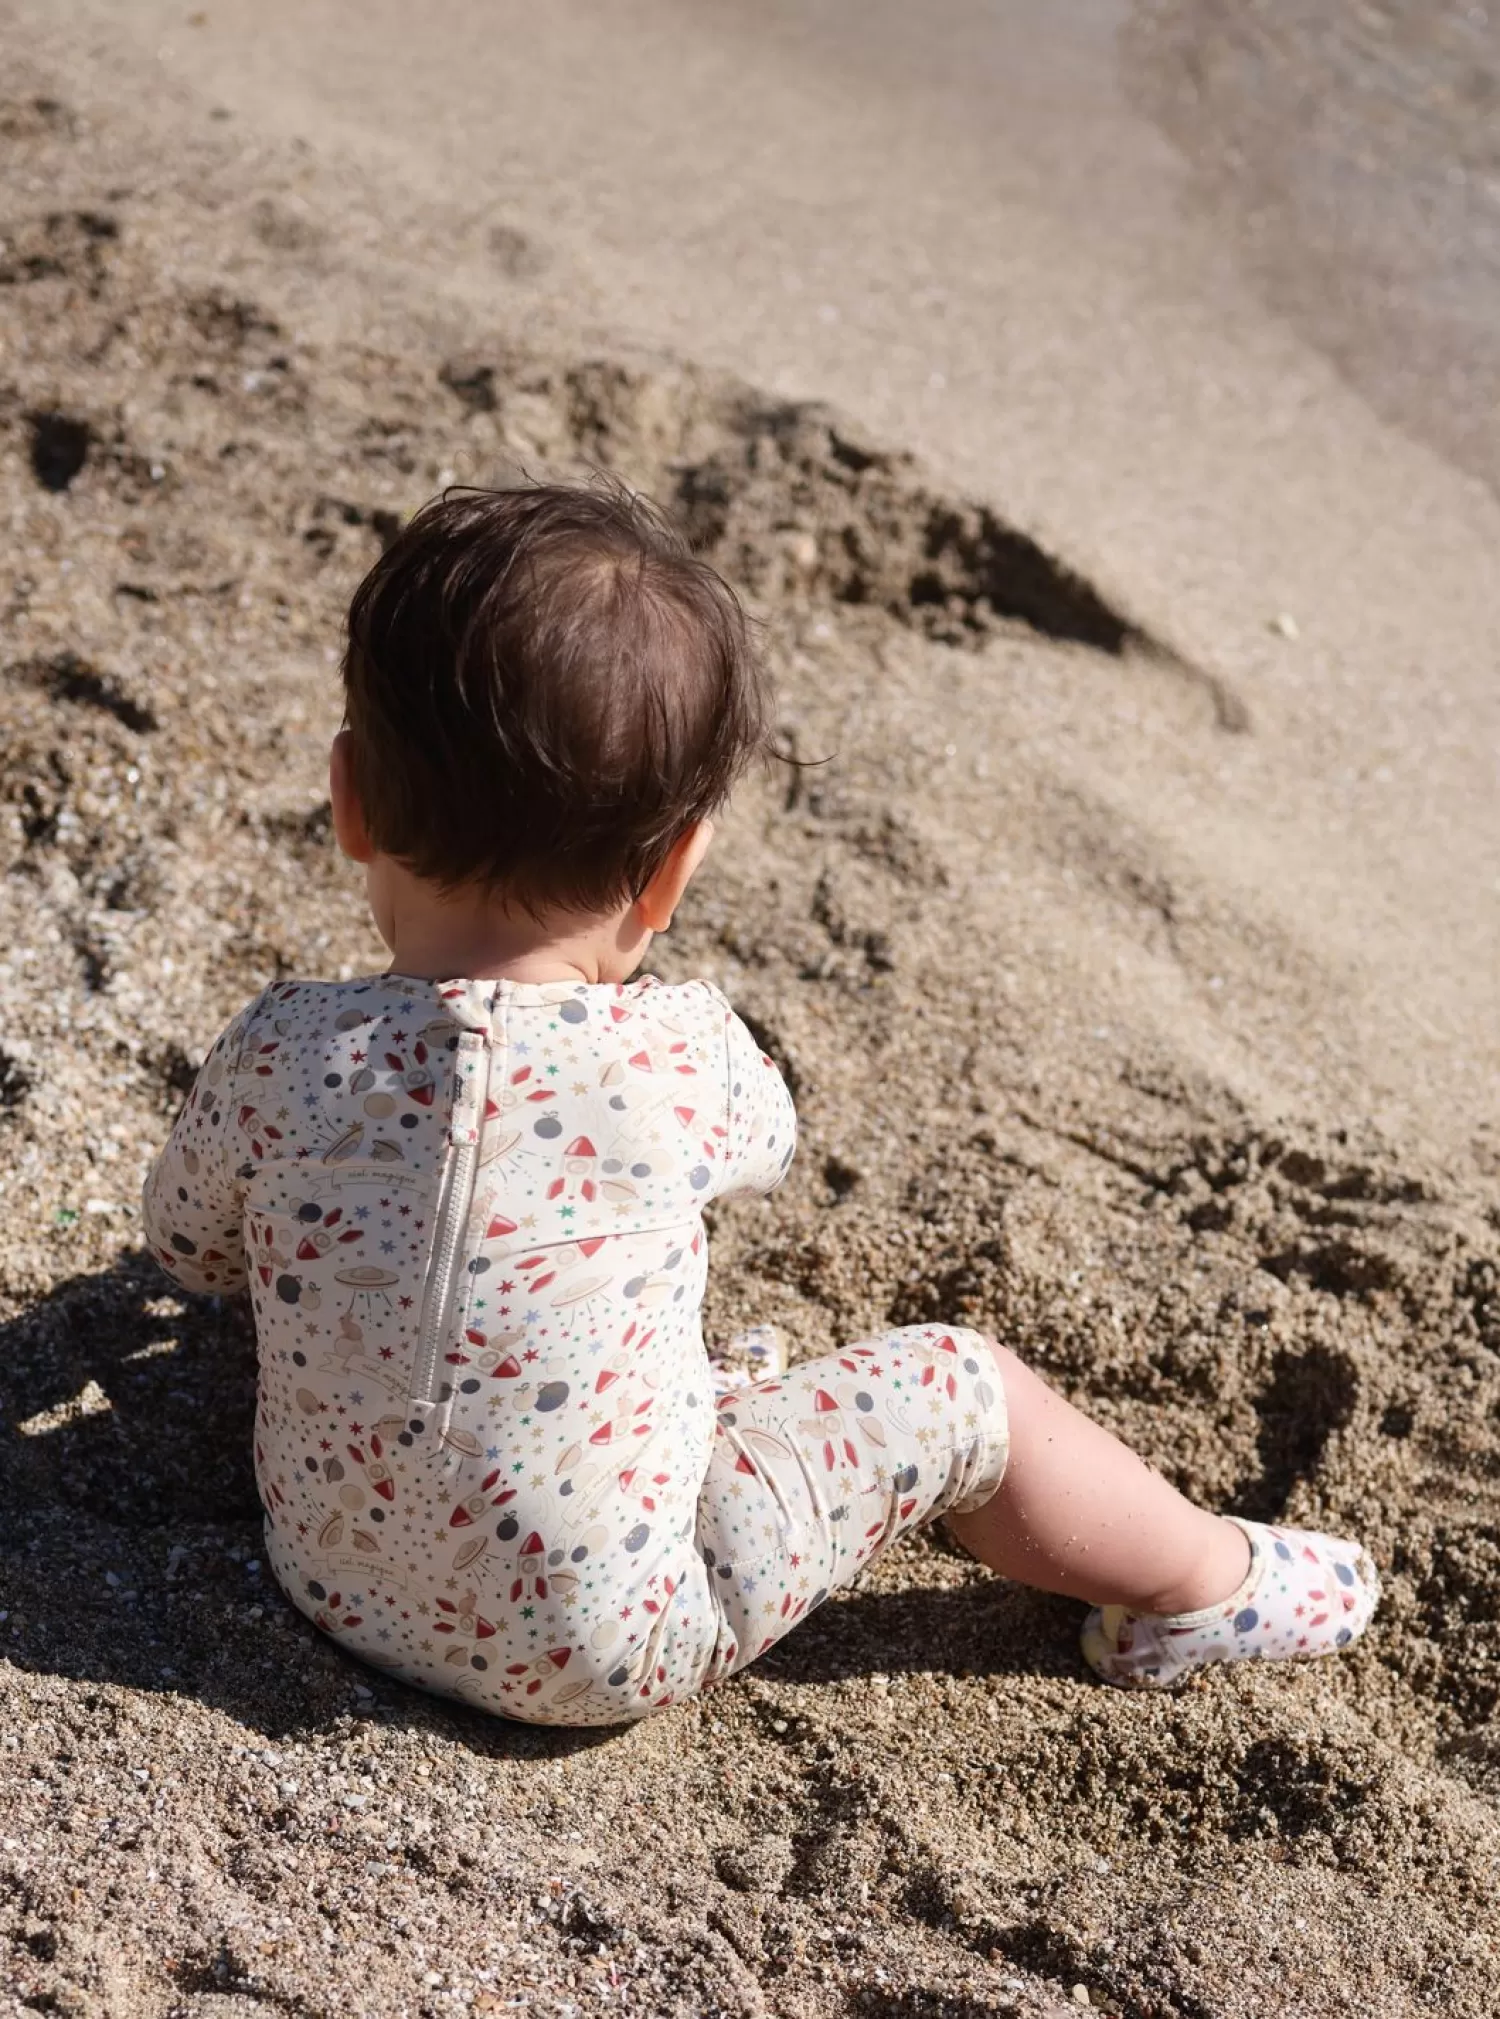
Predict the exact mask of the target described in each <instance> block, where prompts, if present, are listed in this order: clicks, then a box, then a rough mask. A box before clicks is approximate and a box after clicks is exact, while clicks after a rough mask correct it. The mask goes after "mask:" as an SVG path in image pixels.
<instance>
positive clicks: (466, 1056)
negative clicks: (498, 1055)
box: [448, 1031, 490, 1149]
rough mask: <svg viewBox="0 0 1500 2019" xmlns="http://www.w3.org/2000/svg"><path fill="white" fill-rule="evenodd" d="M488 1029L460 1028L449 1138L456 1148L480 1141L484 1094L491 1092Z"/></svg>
mask: <svg viewBox="0 0 1500 2019" xmlns="http://www.w3.org/2000/svg"><path fill="white" fill-rule="evenodd" d="M488 1048H489V1033H488V1032H487V1031H461V1032H460V1033H459V1039H458V1056H457V1058H456V1059H455V1060H454V1066H453V1112H452V1114H451V1115H450V1116H449V1118H448V1140H449V1142H450V1143H452V1144H453V1146H454V1148H455V1149H464V1148H472V1147H473V1146H474V1145H475V1144H476V1143H477V1142H478V1141H479V1129H480V1124H481V1122H482V1121H483V1119H484V1103H485V1097H486V1095H487V1094H488V1092H489V1077H490V1076H489V1069H488V1063H487V1061H486V1058H485V1053H486V1052H487V1050H488Z"/></svg>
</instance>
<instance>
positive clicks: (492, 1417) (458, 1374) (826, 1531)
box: [145, 975, 1006, 1724]
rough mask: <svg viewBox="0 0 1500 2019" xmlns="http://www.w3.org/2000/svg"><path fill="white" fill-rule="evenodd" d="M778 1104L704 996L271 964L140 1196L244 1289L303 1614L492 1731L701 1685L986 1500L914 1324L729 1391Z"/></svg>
mask: <svg viewBox="0 0 1500 2019" xmlns="http://www.w3.org/2000/svg"><path fill="white" fill-rule="evenodd" d="M795 1134H796V1123H795V1117H794V1115H793V1112H792V1106H791V1101H790V1099H789V1097H788V1095H787V1092H786V1088H785V1086H784V1085H783V1083H782V1081H781V1078H780V1076H779V1074H778V1073H777V1071H776V1069H775V1067H774V1066H773V1065H772V1064H771V1062H770V1060H769V1059H767V1058H765V1057H764V1056H763V1054H762V1053H761V1052H760V1050H759V1048H758V1046H757V1045H756V1043H755V1041H754V1040H753V1039H752V1037H751V1036H750V1033H749V1031H748V1030H747V1029H746V1028H745V1026H744V1024H743V1023H741V1022H740V1020H739V1019H738V1018H737V1017H736V1016H735V1015H734V1013H733V1011H732V1010H731V1009H730V1007H729V1005H728V1004H727V1003H726V1002H725V1000H724V998H723V997H722V996H721V995H719V994H718V992H717V991H716V990H714V989H713V988H711V987H709V986H708V985H707V984H705V983H701V982H699V983H688V984H685V985H682V986H674V987H667V986H663V985H661V984H659V983H656V982H651V981H644V982H638V983H634V984H631V985H628V986H625V987H614V986H589V985H585V984H581V983H557V984H551V983H548V984H518V983H512V982H493V981H491V982H482V981H481V982H463V981H455V982H445V983H433V982H418V981H414V980H405V979H403V978H402V977H400V976H396V975H384V976H378V977H370V978H366V979H363V980H359V981H353V982H344V983H327V982H297V981H283V982H278V983H276V984H274V985H273V986H272V987H271V988H269V989H268V990H267V991H266V992H265V994H264V995H262V996H261V997H259V998H258V999H257V1001H255V1002H254V1003H252V1004H251V1005H250V1006H249V1008H248V1009H246V1010H245V1011H244V1012H243V1013H242V1014H241V1015H240V1016H239V1017H238V1018H237V1019H236V1020H235V1022H234V1023H233V1024H232V1025H231V1026H230V1028H229V1030H228V1031H226V1032H225V1033H224V1035H223V1037H222V1038H221V1039H220V1040H219V1042H218V1043H217V1044H216V1045H215V1047H214V1049H213V1051H212V1052H211V1053H210V1055H209V1058H208V1060H207V1061H206V1062H205V1065H204V1068H203V1071H202V1073H201V1074H200V1075H199V1079H198V1083H197V1085H196V1086H195V1088H194V1090H193V1093H192V1095H191V1097H190V1098H189V1100H188V1102H187V1104H186V1105H185V1107H184V1109H183V1112H182V1114H181V1116H180V1117H179V1119H178V1122H177V1125H176V1127H175V1128H174V1130H173V1132H172V1137H171V1140H170V1141H169V1143H168V1144H167V1146H166V1148H165V1150H164V1151H163V1152H162V1155H161V1157H160V1158H159V1159H158V1160H157V1163H156V1166H155V1167H154V1169H153V1171H152V1173H151V1176H150V1178H149V1179H148V1181H147V1187H146V1197H145V1219H146V1228H147V1234H148V1238H149V1240H150V1242H151V1246H152V1248H153V1251H154V1252H155V1253H156V1255H157V1256H158V1257H159V1259H160V1260H161V1262H162V1265H163V1267H164V1268H166V1269H168V1270H169V1271H170V1272H171V1273H172V1274H173V1275H174V1276H175V1277H176V1278H177V1280H178V1281H179V1282H180V1283H182V1284H183V1285H184V1287H186V1288H189V1289H203V1290H212V1291H216V1292H219V1293H223V1292H226V1291H232V1290H234V1289H237V1288H239V1287H240V1286H242V1285H247V1286H248V1288H249V1291H250V1295H251V1298H252V1300H253V1303H254V1308H255V1318H256V1331H257V1335H258V1340H259V1347H260V1360H261V1374H260V1399H259V1410H258V1415H257V1423H256V1473H257V1478H258V1481H259V1484H260V1490H261V1497H262V1501H263V1503H264V1506H265V1510H266V1531H267V1553H268V1556H269V1558H270V1561H271V1563H272V1566H273V1567H274V1569H275V1571H276V1574H277V1576H278V1578H279V1579H280V1581H281V1584H282V1587H283V1589H284V1590H285V1591H286V1593H287V1594H288V1596H289V1597H290V1598H291V1600H292V1602H293V1603H294V1604H296V1605H298V1606H299V1607H301V1609H302V1610H303V1611H304V1612H305V1613H307V1615H308V1616H309V1617H310V1618H311V1619H313V1620H314V1621H315V1622H316V1623H317V1625H318V1626H319V1627H320V1628H321V1629H322V1630H323V1631H324V1632H326V1633H328V1634H331V1635H333V1636H334V1637H335V1638H336V1639H337V1640H338V1641H339V1642H340V1643H341V1645H343V1646H344V1647H346V1648H348V1649H349V1650H350V1652H352V1653H354V1654H356V1655H358V1656H360V1657H361V1658H362V1659H364V1660H366V1661H368V1662H371V1663H373V1664H374V1665H376V1666H377V1667H379V1668H381V1669H383V1670H386V1671H388V1672H390V1673H392V1674H395V1675H397V1676H401V1677H404V1678H405V1679H406V1680H408V1681H410V1682H413V1683H416V1684H418V1685H420V1686H421V1687H424V1688H427V1689H430V1690H436V1691H440V1692H442V1693H445V1694H449V1695H454V1696H458V1697H461V1698H462V1699H463V1700H464V1701H466V1702H469V1703H472V1704H475V1705H478V1706H480V1707H481V1708H484V1709H487V1710H490V1711H494V1712H497V1713H500V1714H502V1715H505V1716H509V1717H516V1718H526V1719H532V1720H536V1721H539V1722H560V1723H572V1724H610V1723H618V1722H621V1721H623V1720H626V1719H630V1718H637V1717H641V1716H644V1715H647V1714H648V1713H650V1712H653V1711H655V1710H658V1709H661V1708H663V1707H665V1706H666V1705H668V1704H670V1703H673V1702H677V1701H680V1700H681V1699H683V1698H685V1697H687V1696H691V1695H692V1694H693V1693H694V1692H695V1691H697V1690H699V1689H702V1688H704V1687H706V1686H708V1685H711V1684H713V1683H716V1682H719V1681H721V1680H723V1678H724V1677H725V1676H727V1675H729V1674H732V1673H733V1672H734V1670H735V1669H736V1668H738V1667H740V1666H742V1665H743V1664H744V1662H746V1661H748V1660H750V1659H753V1657H754V1656H755V1655H756V1654H757V1653H759V1652H761V1651H762V1650H763V1649H764V1648H766V1647H769V1646H770V1645H772V1644H773V1643H774V1642H775V1641H776V1640H777V1639H779V1638H780V1636H781V1635H782V1634H784V1633H786V1632H787V1631H788V1630H789V1629H790V1628H791V1627H792V1626H793V1625H795V1624H796V1622H797V1621H798V1620H799V1619H801V1618H803V1617H805V1616H806V1614H807V1612H808V1611H810V1610H811V1609H812V1607H813V1606H815V1605H817V1604H818V1603H819V1602H820V1600H822V1599H823V1598H825V1597H826V1596H827V1594H828V1593H829V1592H830V1591H832V1590H835V1589H837V1588H839V1587H840V1586H842V1585H846V1584H848V1583H849V1581H850V1580H851V1579H852V1578H853V1577H855V1576H856V1575H857V1574H858V1572H859V1571H860V1570H861V1569H862V1568H863V1566H864V1565H865V1564H866V1563H868V1562H869V1561H870V1560H871V1558H872V1557H873V1556H874V1555H875V1554H877V1553H878V1552H879V1551H880V1550H881V1549H884V1548H885V1547H887V1546H888V1545H889V1543H890V1542H891V1541H892V1540H894V1539H895V1537H896V1536H898V1535H900V1534H902V1533H904V1532H905V1531H906V1530H907V1529H909V1528H911V1527H914V1526H915V1525H917V1524H918V1523H919V1522H922V1521H926V1520H930V1519H931V1518H932V1517H933V1516H934V1515H935V1514H938V1513H941V1512H943V1511H945V1510H947V1509H951V1508H959V1507H963V1506H969V1505H978V1504H979V1503H980V1502H981V1501H982V1500H984V1499H985V1498H987V1497H988V1495H989V1494H990V1493H992V1492H993V1491H994V1489H995V1486H996V1485H997V1484H998V1483H999V1479H1000V1476H1001V1473H1002V1471H1003V1468H1004V1463H1005V1449H1006V1441H1005V1411H1004V1399H1003V1396H1002V1395H1001V1394H1000V1393H999V1383H998V1379H997V1377H996V1374H995V1367H994V1362H993V1360H992V1358H991V1357H990V1355H989V1352H988V1349H987V1348H986V1346H985V1345H984V1342H983V1341H982V1340H980V1339H978V1338H976V1336H975V1335H973V1334H972V1333H966V1332H962V1331H954V1330H951V1329H944V1328H941V1327H922V1328H909V1329H907V1330H904V1331H896V1332H892V1333H890V1334H888V1335H887V1336H885V1337H884V1338H881V1339H876V1340H870V1341H866V1342H863V1343H861V1344H859V1345H855V1346H851V1347H848V1348H846V1349H844V1350H843V1351H842V1352H840V1353H836V1354H830V1355H828V1356H827V1357H825V1358H822V1359H818V1360H814V1361H811V1362H809V1363H806V1364H804V1365H802V1366H799V1367H797V1368H795V1369H793V1370H792V1371H791V1372H790V1373H786V1374H782V1375H779V1376H778V1377H777V1378H775V1379H772V1380H757V1379H751V1380H750V1381H749V1382H748V1385H742V1386H740V1387H738V1388H736V1389H734V1390H733V1391H732V1392H728V1393H724V1394H721V1395H716V1393H715V1389H714V1383H713V1377H712V1373H711V1370H710V1366H709V1361H708V1357H707V1354H706V1351H705V1347H704V1342H703V1336H702V1330H701V1325H700V1318H699V1313H700V1309H701V1306H702V1301H703V1290H704V1283H705V1278H706V1273H707V1267H708V1242H707V1236H706V1234H705V1231H704V1226H703V1217H702V1213H703V1207H704V1206H705V1205H706V1204H707V1203H708V1202H709V1201H710V1200H712V1199H715V1198H719V1197H722V1196H724V1195H725V1194H726V1193H729V1192H733V1191H739V1190H755V1191H769V1190H771V1189H772V1188H773V1187H774V1186H775V1185H776V1184H778V1183H779V1182H780V1180H781V1178H782V1177H783V1175H784V1174H785V1171H786V1168H787V1166H788V1164H789V1163H790V1161H791V1156H792V1150H793V1146H794V1142H795Z"/></svg>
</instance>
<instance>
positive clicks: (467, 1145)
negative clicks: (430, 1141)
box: [411, 1030, 489, 1415]
mask: <svg viewBox="0 0 1500 2019" xmlns="http://www.w3.org/2000/svg"><path fill="white" fill-rule="evenodd" d="M488 1051H489V1034H488V1032H486V1031H476V1030H466V1031H462V1032H460V1034H459V1040H458V1055H457V1057H456V1058H455V1060H454V1062H453V1112H452V1116H451V1119H450V1121H449V1124H448V1148H447V1154H446V1156H445V1158H444V1162H443V1176H442V1183H441V1185H440V1187H439V1191H438V1205H437V1223H436V1225H435V1227H434V1229H433V1236H432V1262H431V1266H430V1270H429V1273H428V1278H427V1288H426V1293H425V1295H424V1296H423V1299H422V1324H421V1328H420V1330H419V1332H418V1335H417V1357H416V1364H415V1366H414V1367H413V1369H412V1382H411V1402H412V1408H413V1412H414V1413H415V1412H417V1411H421V1412H423V1414H424V1415H425V1414H426V1412H428V1411H431V1410H435V1409H436V1408H437V1407H438V1404H439V1402H440V1401H441V1399H442V1398H441V1397H440V1396H439V1394H438V1392H437V1374H438V1357H439V1355H440V1354H441V1352H442V1349H443V1341H444V1340H445V1339H446V1337H447V1335H448V1330H449V1327H450V1325H451V1323H452V1314H453V1299H454V1293H455V1291H456V1290H457V1287H458V1273H459V1272H458V1257H459V1249H460V1247H461V1245H462V1242H463V1237H464V1228H465V1227H466V1226H467V1224H468V1219H469V1214H470V1211H471V1210H472V1208H473V1204H474V1180H475V1177H476V1175H477V1172H478V1159H479V1131H480V1124H481V1122H482V1120H483V1117H484V1103H485V1098H486V1095H487V1093H488V1090H489V1058H488Z"/></svg>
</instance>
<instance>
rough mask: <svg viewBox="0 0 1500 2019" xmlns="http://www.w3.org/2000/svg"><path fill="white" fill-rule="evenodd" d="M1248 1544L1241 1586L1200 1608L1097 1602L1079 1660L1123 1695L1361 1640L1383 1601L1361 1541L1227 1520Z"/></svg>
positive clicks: (1329, 1651) (1085, 1626) (1333, 1650)
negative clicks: (1226, 1666)
mask: <svg viewBox="0 0 1500 2019" xmlns="http://www.w3.org/2000/svg"><path fill="white" fill-rule="evenodd" d="M1229 1519H1230V1520H1231V1521H1233V1523H1234V1525H1235V1527H1236V1528H1239V1529H1242V1530H1243V1531H1244V1533H1245V1535H1246V1537H1247V1538H1248V1539H1249V1543H1250V1568H1249V1570H1248V1571H1247V1572H1246V1573H1245V1579H1244V1582H1243V1583H1242V1584H1241V1585H1240V1587H1239V1589H1238V1590H1237V1591H1235V1592H1233V1593H1232V1594H1231V1595H1230V1596H1229V1597H1228V1598H1226V1599H1224V1600H1222V1601H1221V1602H1220V1603H1219V1604H1218V1605H1210V1606H1205V1607H1204V1608H1203V1610H1202V1611H1201V1612H1180V1613H1174V1614H1164V1613H1151V1612H1131V1611H1129V1610H1128V1609H1127V1608H1126V1607H1125V1606H1122V1605H1106V1606H1096V1607H1095V1609H1094V1610H1093V1611H1092V1612H1091V1613H1090V1614H1089V1616H1088V1618H1087V1619H1086V1620H1085V1621H1084V1623H1083V1657H1084V1660H1085V1661H1086V1662H1087V1663H1088V1665H1089V1667H1090V1668H1091V1669H1092V1670H1093V1671H1094V1673H1095V1674H1096V1675H1098V1676H1101V1677H1102V1678H1103V1680H1104V1681H1105V1682H1107V1683H1114V1684H1116V1685H1117V1686H1118V1687H1120V1688H1122V1689H1170V1688H1171V1686H1172V1684H1173V1683H1175V1682H1180V1681H1181V1680H1182V1678H1183V1677H1184V1676H1186V1675H1191V1674H1192V1672H1193V1670H1194V1669H1200V1668H1207V1667H1208V1666H1209V1665H1210V1664H1211V1663H1213V1662H1227V1661H1286V1660H1289V1659H1291V1658H1293V1657H1296V1656H1298V1655H1317V1654H1337V1653H1338V1651H1339V1650H1340V1649H1341V1648H1346V1647H1349V1646H1351V1645H1352V1644H1353V1642H1355V1641H1357V1640H1358V1639H1359V1637H1360V1635H1361V1634H1362V1633H1363V1632H1364V1630H1365V1628H1366V1627H1367V1626H1368V1625H1369V1623H1370V1617H1371V1615H1372V1613H1373V1612H1374V1610H1375V1607H1376V1606H1377V1604H1378V1603H1379V1601H1380V1578H1379V1576H1378V1574H1377V1572H1376V1569H1375V1566H1374V1564H1373V1563H1371V1561H1370V1559H1369V1557H1368V1556H1367V1555H1366V1554H1365V1552H1364V1550H1363V1549H1362V1548H1361V1547H1360V1545H1359V1544H1358V1543H1357V1542H1349V1541H1346V1540H1345V1539H1344V1538H1342V1537H1341V1536H1336V1535H1319V1534H1317V1533H1316V1532H1315V1531H1313V1530H1309V1529H1302V1528H1271V1527H1268V1526H1267V1525H1266V1524H1265V1523H1263V1522H1259V1521H1241V1520H1240V1518H1239V1517H1238V1515H1230V1516H1229Z"/></svg>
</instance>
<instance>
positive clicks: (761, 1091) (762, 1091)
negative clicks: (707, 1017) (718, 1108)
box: [714, 997, 797, 1197]
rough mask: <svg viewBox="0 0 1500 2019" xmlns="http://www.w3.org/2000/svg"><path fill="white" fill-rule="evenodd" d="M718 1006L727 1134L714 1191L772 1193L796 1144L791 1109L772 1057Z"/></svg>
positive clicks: (719, 1193)
mask: <svg viewBox="0 0 1500 2019" xmlns="http://www.w3.org/2000/svg"><path fill="white" fill-rule="evenodd" d="M720 1000H721V1001H722V1000H723V999H722V997H721V998H720ZM723 1009H724V1044H725V1054H726V1057H725V1071H726V1075H727V1085H726V1093H727V1096H728V1130H729V1136H728V1147H727V1149H726V1152H725V1157H724V1169H723V1171H722V1173H721V1175H720V1179H719V1182H718V1184H717V1185H716V1186H715V1187H714V1193H715V1196H716V1197H722V1196H723V1195H724V1194H726V1193H729V1192H773V1191H774V1190H775V1189H776V1187H777V1186H778V1185H779V1184H780V1183H781V1181H782V1179H783V1178H784V1177H785V1176H786V1174H787V1168H788V1166H789V1165H790V1163H791V1161H792V1155H793V1152H794V1151H795V1150H796V1147H797V1111H796V1109H795V1108H794V1107H793V1106H792V1097H791V1095H790V1093H788V1091H787V1085H786V1081H785V1080H784V1079H783V1078H782V1077H781V1074H780V1073H779V1072H778V1070H777V1068H776V1065H775V1062H774V1060H772V1059H769V1058H768V1057H767V1056H766V1054H765V1053H764V1052H763V1051H762V1050H761V1048H760V1046H759V1044H758V1043H757V1042H756V1040H755V1039H754V1037H752V1035H751V1034H750V1031H749V1029H748V1028H747V1027H746V1025H745V1023H744V1022H743V1020H742V1019H741V1018H739V1017H737V1016H736V1015H735V1013H734V1011H733V1010H732V1009H731V1008H730V1007H729V1004H728V1003H727V1002H725V1003H724V1004H723Z"/></svg>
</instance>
